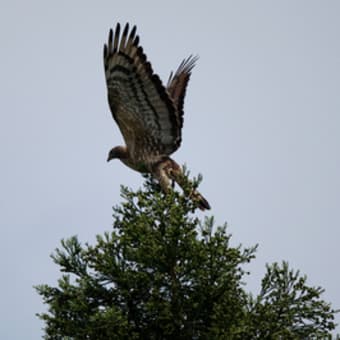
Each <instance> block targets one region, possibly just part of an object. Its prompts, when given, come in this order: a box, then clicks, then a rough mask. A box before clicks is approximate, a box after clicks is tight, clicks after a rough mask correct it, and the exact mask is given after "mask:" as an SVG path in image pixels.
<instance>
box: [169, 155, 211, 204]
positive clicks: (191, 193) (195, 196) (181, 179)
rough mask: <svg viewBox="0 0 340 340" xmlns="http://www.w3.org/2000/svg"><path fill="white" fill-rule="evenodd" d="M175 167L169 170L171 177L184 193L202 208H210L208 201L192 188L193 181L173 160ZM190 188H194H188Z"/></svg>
mask: <svg viewBox="0 0 340 340" xmlns="http://www.w3.org/2000/svg"><path fill="white" fill-rule="evenodd" d="M172 165H173V167H172V168H171V169H170V170H169V171H168V172H169V177H170V178H171V179H172V180H174V181H175V182H176V183H177V184H178V185H179V186H180V187H181V188H182V189H183V191H184V194H185V195H187V196H188V197H190V198H191V199H192V200H193V201H195V202H196V203H197V204H198V207H199V208H200V209H201V210H205V209H210V205H209V203H208V201H207V200H206V199H205V198H204V197H203V196H202V195H201V194H200V193H199V192H198V191H197V190H195V189H194V188H192V184H191V181H190V180H189V179H188V178H187V177H185V176H184V174H183V171H182V169H181V167H180V166H179V165H178V164H177V163H175V161H172ZM188 188H192V189H190V190H188Z"/></svg>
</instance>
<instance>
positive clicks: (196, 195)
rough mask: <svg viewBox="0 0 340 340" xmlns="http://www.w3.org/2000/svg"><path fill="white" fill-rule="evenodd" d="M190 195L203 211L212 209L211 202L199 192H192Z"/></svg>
mask: <svg viewBox="0 0 340 340" xmlns="http://www.w3.org/2000/svg"><path fill="white" fill-rule="evenodd" d="M189 195H190V197H191V198H192V199H193V201H194V202H196V203H197V206H198V208H200V209H201V210H202V211H204V210H206V209H207V210H209V209H210V204H209V202H208V201H207V200H206V199H205V198H204V197H203V196H202V195H201V194H200V193H199V192H198V191H197V190H194V191H192V192H191V194H189Z"/></svg>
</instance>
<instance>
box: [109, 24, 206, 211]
mask: <svg viewBox="0 0 340 340" xmlns="http://www.w3.org/2000/svg"><path fill="white" fill-rule="evenodd" d="M196 60H197V58H196V57H192V56H190V57H189V58H187V59H185V60H183V61H182V63H181V64H180V65H179V67H178V69H177V71H176V72H175V73H173V72H171V74H170V77H169V80H168V83H167V86H166V87H165V86H163V84H162V82H161V80H160V78H159V76H158V75H157V74H155V73H154V72H153V69H152V67H151V64H150V62H148V61H147V58H146V55H145V54H144V51H143V48H142V47H141V46H140V45H139V37H138V35H136V26H134V27H133V28H132V29H131V30H129V24H128V23H127V24H126V25H125V27H124V29H123V31H122V33H121V27H120V24H119V23H118V24H117V25H116V28H115V30H114V31H113V30H112V29H111V30H110V33H109V39H108V43H107V45H106V44H105V45H104V68H105V77H106V85H107V91H108V101H109V105H110V109H111V112H112V116H113V118H114V120H115V121H116V122H117V124H118V126H119V129H120V131H121V133H122V135H123V137H124V140H125V143H126V146H116V147H114V148H113V149H111V150H110V152H109V155H108V158H107V161H110V160H112V159H114V158H118V159H120V160H121V161H122V162H123V163H124V164H125V165H127V166H128V167H130V168H132V169H134V170H136V171H139V172H142V173H151V174H152V176H153V177H154V178H156V179H157V180H158V181H159V184H160V186H161V188H162V190H163V191H164V192H165V193H166V192H168V190H169V189H170V188H171V183H173V182H176V183H178V184H179V185H180V186H182V188H183V187H184V186H185V185H184V184H185V183H186V181H185V176H184V175H183V171H182V169H181V167H180V166H179V165H178V164H177V163H176V162H175V161H174V160H173V159H171V158H170V157H169V156H170V155H171V154H172V153H173V152H175V151H176V150H177V149H178V148H179V146H180V144H181V137H182V127H183V104H184V96H185V91H186V86H187V84H188V81H189V78H190V75H191V71H192V69H193V67H194V65H195V62H196ZM187 194H189V195H190V197H191V198H192V199H193V200H194V201H195V202H196V204H197V206H198V207H199V208H200V209H202V210H205V209H210V205H209V203H208V202H207V200H206V199H205V198H204V197H203V196H202V195H201V194H200V193H199V192H197V190H193V191H192V192H190V193H187Z"/></svg>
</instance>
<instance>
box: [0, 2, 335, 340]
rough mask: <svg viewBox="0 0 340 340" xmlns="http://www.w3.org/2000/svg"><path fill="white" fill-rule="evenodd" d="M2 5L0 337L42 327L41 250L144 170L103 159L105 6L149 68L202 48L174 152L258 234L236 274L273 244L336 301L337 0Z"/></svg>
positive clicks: (225, 214) (89, 227)
mask: <svg viewBox="0 0 340 340" xmlns="http://www.w3.org/2000/svg"><path fill="white" fill-rule="evenodd" d="M0 5H1V8H0V41H1V54H0V96H1V100H0V157H1V167H0V209H1V212H0V225H1V235H0V239H1V243H2V245H1V247H0V268H1V280H0V294H1V296H0V300H1V303H0V320H1V324H0V339H2V340H8V339H15V340H21V339H25V340H36V339H40V338H41V337H42V331H41V328H42V327H43V323H42V322H41V321H40V320H38V319H37V318H36V316H35V313H37V312H41V311H44V310H45V306H44V305H43V304H42V300H41V297H40V296H38V294H37V293H36V292H35V290H34V289H33V288H32V286H33V285H36V284H39V283H49V284H55V283H56V280H57V278H59V277H60V273H59V271H58V267H57V266H56V265H55V264H54V263H53V262H52V260H51V259H50V257H49V255H50V254H51V252H52V251H53V250H54V249H55V248H56V247H58V246H59V244H60V239H61V238H67V237H70V236H72V235H75V234H76V235H78V236H79V238H80V240H82V242H87V241H89V242H92V241H93V240H94V239H95V235H96V234H102V233H103V232H104V231H108V230H111V226H112V217H111V215H112V209H111V207H112V206H113V205H115V204H117V203H118V202H120V196H119V194H120V184H124V185H128V186H130V187H132V188H138V187H139V186H140V185H141V184H142V182H143V179H142V177H141V176H140V175H139V174H137V173H134V172H133V171H131V170H129V169H128V168H126V167H125V166H124V165H122V164H121V163H120V162H118V161H117V162H112V163H110V164H107V163H106V156H107V152H108V150H109V149H110V148H111V147H112V146H114V145H117V144H121V143H122V137H121V135H120V132H119V130H118V128H117V126H116V125H115V123H114V121H113V120H112V118H111V114H110V112H109V108H108V104H107V100H106V88H105V82H104V72H103V65H102V46H103V43H104V42H105V41H106V39H107V34H108V30H109V28H110V27H112V26H114V25H115V24H116V22H117V21H120V22H121V23H123V24H124V23H125V22H127V21H128V22H130V23H131V24H136V25H137V26H138V34H139V35H140V38H141V44H142V45H143V47H144V49H145V51H146V54H147V56H148V58H149V60H151V62H152V64H153V68H154V70H155V71H156V72H157V73H158V74H159V75H160V76H161V78H162V79H163V80H166V79H167V77H168V75H169V73H170V71H171V70H173V69H175V68H177V66H178V64H179V63H180V62H181V60H182V59H183V58H185V57H187V56H188V55H190V54H192V53H193V54H198V55H199V56H200V59H199V61H198V63H197V67H196V68H195V69H194V71H193V76H192V79H191V82H190V84H189V88H188V92H187V97H186V102H185V122H184V131H183V143H182V147H181V149H180V150H179V151H178V152H177V153H176V154H175V155H174V158H175V159H176V160H177V162H179V163H181V164H183V163H186V164H187V165H188V167H189V169H190V170H191V172H192V174H198V173H202V174H203V176H204V181H203V183H202V184H201V187H200V190H201V191H202V192H203V193H204V195H205V196H206V197H207V198H208V199H209V202H210V203H211V206H212V210H211V213H210V212H209V214H208V215H210V214H212V215H214V216H215V218H216V220H217V221H218V223H219V224H221V223H223V222H224V221H227V222H228V223H229V226H230V229H229V231H230V232H231V233H232V234H233V242H234V243H233V244H234V245H237V244H238V243H242V244H243V245H244V246H250V245H254V244H256V243H259V251H258V253H257V258H256V259H255V260H254V261H253V262H252V263H251V265H249V267H248V268H249V270H250V271H251V277H250V278H249V279H248V289H249V290H250V291H252V292H254V293H256V292H257V291H258V289H259V287H260V280H261V278H262V276H263V274H264V271H265V263H271V262H273V261H279V262H281V261H282V260H287V261H289V263H290V265H291V266H292V267H293V268H295V269H300V270H301V272H302V273H305V274H307V276H308V278H309V281H308V282H309V284H310V285H321V286H322V287H324V288H325V289H326V293H325V294H324V298H325V300H327V301H330V302H332V304H333V307H334V308H340V274H339V238H340V228H339V226H340V225H339V224H340V216H339V214H340V206H339V202H340V180H339V171H340V169H339V168H340V152H339V144H340V133H339V128H340V96H339V88H340V47H339V36H340V19H339V18H340V1H327V0H324V1H321V0H319V1H314V0H308V1H307V0H306V1H303V0H301V1H298V0H284V1H283V0H282V1H271V0H268V1H253V0H252V1H246V0H245V1H236V0H235V1H200V2H199V1H178V0H175V1H167V2H165V1H113V0H111V1H97V2H95V1H58V2H52V1H42V0H41V1H38V0H36V1H1V3H0ZM200 215H201V216H202V217H203V216H204V215H203V214H201V213H200ZM337 321H338V322H339V317H337ZM338 331H339V328H338Z"/></svg>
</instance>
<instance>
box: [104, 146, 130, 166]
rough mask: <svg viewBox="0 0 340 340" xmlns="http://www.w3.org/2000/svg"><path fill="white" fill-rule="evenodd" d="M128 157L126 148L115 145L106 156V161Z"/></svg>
mask: <svg viewBox="0 0 340 340" xmlns="http://www.w3.org/2000/svg"><path fill="white" fill-rule="evenodd" d="M127 157H128V153H127V149H126V147H125V146H121V145H120V146H115V147H114V148H112V149H111V150H110V152H109V154H108V156H107V161H108V162H109V161H110V160H112V159H116V158H118V159H124V158H127Z"/></svg>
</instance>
